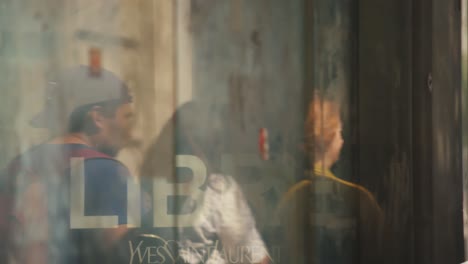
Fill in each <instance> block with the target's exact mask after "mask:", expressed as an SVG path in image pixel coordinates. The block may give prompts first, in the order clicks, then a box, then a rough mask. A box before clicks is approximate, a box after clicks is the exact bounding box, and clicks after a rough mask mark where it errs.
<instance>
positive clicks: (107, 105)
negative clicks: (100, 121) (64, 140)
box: [68, 100, 123, 135]
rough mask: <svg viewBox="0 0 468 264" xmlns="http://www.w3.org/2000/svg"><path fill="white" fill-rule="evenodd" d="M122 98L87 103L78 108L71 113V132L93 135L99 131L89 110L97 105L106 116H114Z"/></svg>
mask: <svg viewBox="0 0 468 264" xmlns="http://www.w3.org/2000/svg"><path fill="white" fill-rule="evenodd" d="M122 103H123V102H122V101H121V100H112V101H105V102H99V103H94V104H87V105H83V106H80V107H78V108H76V109H75V110H74V111H73V112H72V113H71V115H70V118H69V122H68V132H69V133H86V134H87V135H93V134H96V133H97V132H99V130H98V128H97V127H96V125H95V124H94V122H93V120H92V118H91V116H90V115H89V112H90V111H91V110H92V109H93V108H94V107H96V106H98V107H99V111H101V112H102V114H103V115H104V116H106V117H110V118H112V117H114V116H115V112H116V111H117V108H119V106H120V105H122Z"/></svg>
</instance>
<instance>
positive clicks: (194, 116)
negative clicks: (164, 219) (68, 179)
mask: <svg viewBox="0 0 468 264" xmlns="http://www.w3.org/2000/svg"><path fill="white" fill-rule="evenodd" d="M226 116H227V114H226V112H225V109H224V108H220V107H217V106H216V105H208V104H202V103H201V102H194V101H192V102H188V103H186V104H184V105H182V106H181V107H179V108H178V109H177V111H176V112H175V113H174V115H173V117H172V119H171V120H169V121H168V122H167V124H166V125H165V127H164V128H163V130H162V132H161V134H160V136H159V137H158V139H157V140H156V142H155V143H154V144H153V145H152V146H151V147H150V148H149V151H148V154H147V156H146V161H145V162H144V164H143V168H142V174H143V175H145V176H149V177H150V178H151V177H156V178H165V179H167V180H168V181H170V182H187V180H188V179H189V180H190V178H192V180H193V178H194V177H195V175H194V174H195V172H194V171H192V173H187V171H186V170H185V171H184V168H182V167H178V168H176V170H175V172H173V168H174V162H173V160H175V159H174V157H175V156H176V157H181V156H185V157H195V158H194V159H195V160H198V159H200V160H201V161H202V162H203V164H204V166H205V168H206V175H203V177H204V179H203V181H202V182H203V183H202V185H201V186H195V187H196V188H195V189H196V190H195V191H192V192H191V193H190V196H191V199H190V200H189V201H185V202H183V203H181V204H180V205H176V204H173V206H172V207H173V208H172V209H170V210H171V211H174V212H178V213H179V215H180V216H181V217H182V216H183V214H184V212H185V213H186V212H187V211H188V212H192V213H193V215H192V217H191V218H190V221H189V222H190V223H189V226H185V227H183V226H179V224H180V223H177V221H176V222H175V223H174V226H175V228H174V229H173V230H174V232H176V234H175V236H177V237H178V238H177V243H178V245H177V250H178V258H179V260H180V261H181V262H183V263H211V264H214V263H269V255H268V252H267V249H266V247H265V245H264V242H263V240H262V238H261V237H260V235H259V233H258V231H257V228H256V224H255V219H254V218H253V216H252V213H251V211H250V208H249V206H248V204H247V201H246V200H245V198H244V195H243V193H242V191H241V189H240V187H239V185H238V184H237V183H236V181H235V180H234V179H233V178H232V177H231V176H228V175H225V174H224V173H223V169H222V156H223V154H225V153H227V151H228V145H229V137H228V134H227V133H228V122H226ZM173 151H174V152H175V153H172V152H173ZM203 171H204V170H203ZM172 175H175V179H173V177H174V176H172ZM198 190H200V192H199V191H198ZM178 191H181V189H175V190H174V192H175V194H176V195H177V194H178ZM194 201H196V204H194ZM194 208H198V211H197V212H196V213H195V212H194V210H196V209H194ZM155 210H158V208H155ZM159 210H161V209H159ZM176 219H177V216H176ZM156 232H158V231H157V230H156Z"/></svg>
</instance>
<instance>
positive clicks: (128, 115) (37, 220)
mask: <svg viewBox="0 0 468 264" xmlns="http://www.w3.org/2000/svg"><path fill="white" fill-rule="evenodd" d="M130 103H131V97H130V96H129V94H128V89H127V87H126V86H125V84H124V83H123V82H122V81H120V80H119V79H118V78H117V77H116V76H115V75H114V74H112V73H111V72H109V71H106V70H104V69H102V70H101V71H100V73H99V74H96V73H91V72H90V70H89V68H88V67H86V66H80V67H77V68H72V69H68V70H66V71H63V72H61V73H60V74H59V75H58V77H57V78H56V79H55V80H53V82H50V83H49V87H48V91H47V101H46V105H45V109H44V111H43V112H42V113H41V114H40V115H38V116H37V117H36V118H35V119H34V120H33V121H32V124H33V125H35V126H38V127H46V128H49V129H51V132H54V133H55V134H56V135H58V136H57V137H55V138H53V139H52V140H50V141H48V142H46V143H43V144H40V145H38V146H35V147H33V148H31V149H30V150H28V151H27V152H25V153H23V154H22V155H20V156H19V157H18V158H16V159H15V160H14V161H13V162H12V163H11V166H10V168H9V175H8V176H9V179H10V181H9V185H10V187H11V188H10V191H11V193H10V197H11V198H12V200H13V202H11V204H10V212H9V214H10V215H9V216H10V220H11V221H9V222H8V223H9V230H10V231H9V233H8V235H9V253H10V255H11V256H10V257H13V258H15V259H16V261H17V263H107V262H108V261H111V258H113V256H111V255H112V254H108V253H110V252H111V251H112V248H113V247H114V245H116V242H117V241H118V240H119V238H120V237H121V236H122V235H124V234H125V233H126V227H125V224H126V218H127V185H126V182H127V178H128V177H129V173H128V170H127V169H126V167H125V166H124V165H122V164H121V163H119V162H118V161H117V160H115V159H113V156H115V155H116V154H117V152H118V151H119V149H121V148H122V147H123V146H125V144H126V143H127V142H128V141H129V140H130V138H131V125H132V118H133V112H132V107H131V104H130ZM65 124H66V125H65ZM62 129H64V130H62ZM72 158H82V162H83V164H84V167H83V168H84V170H83V173H84V195H83V196H84V205H83V207H84V208H83V209H82V211H83V212H82V215H83V214H84V216H117V217H118V226H115V227H113V228H108V229H90V228H87V226H86V223H84V224H82V226H81V229H73V228H72V227H71V226H70V223H71V222H72V219H70V206H71V204H70V203H71V199H70V197H71V196H73V194H71V193H70V180H71V179H70V178H71V177H70V176H71V165H70V161H71V159H72ZM78 190H79V188H78ZM74 191H75V189H74ZM74 202H77V203H78V204H80V203H82V202H83V201H74ZM78 208H79V205H78ZM80 213H81V212H80ZM2 217H3V216H2ZM89 227H92V225H89ZM2 235H6V234H2ZM113 254H114V255H115V254H116V253H115V252H113ZM127 261H128V260H127Z"/></svg>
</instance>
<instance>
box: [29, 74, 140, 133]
mask: <svg viewBox="0 0 468 264" xmlns="http://www.w3.org/2000/svg"><path fill="white" fill-rule="evenodd" d="M116 100H119V101H122V103H125V102H131V101H132V97H131V96H130V94H129V90H128V87H127V86H126V85H125V83H124V82H123V81H122V80H120V79H119V78H118V77H117V76H116V75H115V74H114V73H112V72H110V71H108V70H106V69H101V70H100V71H99V73H98V74H96V73H93V72H92V71H91V69H90V68H89V67H88V66H84V65H82V66H77V67H73V68H68V69H66V70H63V71H60V72H59V73H58V74H57V75H56V77H55V78H52V79H50V80H49V82H48V85H47V87H46V91H45V105H44V109H43V111H42V112H41V113H39V114H38V115H36V116H35V117H34V118H33V119H32V120H31V122H30V124H31V125H32V126H33V127H38V128H50V127H54V126H56V124H53V123H57V122H62V123H63V122H66V120H68V118H69V117H70V115H71V114H72V112H73V111H74V110H75V109H77V108H78V107H80V106H84V105H90V104H91V105H92V104H98V103H101V102H108V101H116Z"/></svg>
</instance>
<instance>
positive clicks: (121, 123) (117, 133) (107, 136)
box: [98, 103, 134, 156]
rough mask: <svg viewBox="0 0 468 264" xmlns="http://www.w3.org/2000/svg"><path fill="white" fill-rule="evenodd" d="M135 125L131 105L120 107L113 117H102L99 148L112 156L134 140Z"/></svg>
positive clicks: (126, 104)
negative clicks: (133, 130)
mask: <svg viewBox="0 0 468 264" xmlns="http://www.w3.org/2000/svg"><path fill="white" fill-rule="evenodd" d="M133 123H134V112H133V106H132V104H130V103H125V104H122V105H120V106H119V107H118V108H117V109H116V110H115V113H114V115H112V116H104V115H102V116H101V122H100V125H99V128H100V130H99V133H98V137H99V146H98V148H99V149H100V150H101V151H103V152H105V153H107V154H110V155H112V156H114V155H116V154H117V152H118V151H119V150H120V149H122V148H123V147H125V146H127V145H128V143H129V142H130V140H131V139H132V129H133Z"/></svg>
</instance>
